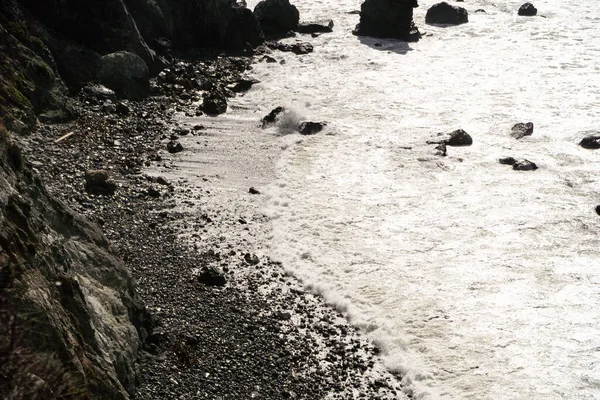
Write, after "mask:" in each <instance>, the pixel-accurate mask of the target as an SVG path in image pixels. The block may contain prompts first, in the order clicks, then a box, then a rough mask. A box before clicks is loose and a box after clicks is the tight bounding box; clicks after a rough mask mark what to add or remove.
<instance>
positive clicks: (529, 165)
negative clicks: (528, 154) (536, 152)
mask: <svg viewBox="0 0 600 400" xmlns="http://www.w3.org/2000/svg"><path fill="white" fill-rule="evenodd" d="M513 169H514V170H515V171H535V170H536V169H538V166H537V165H535V163H534V162H532V161H529V160H525V159H522V160H516V162H515V163H514V164H513Z"/></svg>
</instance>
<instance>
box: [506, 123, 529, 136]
mask: <svg viewBox="0 0 600 400" xmlns="http://www.w3.org/2000/svg"><path fill="white" fill-rule="evenodd" d="M532 134H533V122H526V123H522V122H519V123H518V124H515V125H514V126H513V127H512V128H511V132H510V136H512V137H514V138H515V139H522V138H524V137H525V136H531V135H532Z"/></svg>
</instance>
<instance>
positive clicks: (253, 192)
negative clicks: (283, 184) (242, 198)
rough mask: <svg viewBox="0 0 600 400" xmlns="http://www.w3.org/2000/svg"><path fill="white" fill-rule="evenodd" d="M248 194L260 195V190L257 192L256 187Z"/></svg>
mask: <svg viewBox="0 0 600 400" xmlns="http://www.w3.org/2000/svg"><path fill="white" fill-rule="evenodd" d="M248 193H250V194H260V192H259V191H258V190H256V189H255V188H254V187H251V188H250V189H248Z"/></svg>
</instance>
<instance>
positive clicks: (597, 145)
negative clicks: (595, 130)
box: [579, 135, 600, 149]
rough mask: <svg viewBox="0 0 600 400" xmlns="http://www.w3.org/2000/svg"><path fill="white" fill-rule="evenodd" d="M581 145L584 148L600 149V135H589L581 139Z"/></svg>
mask: <svg viewBox="0 0 600 400" xmlns="http://www.w3.org/2000/svg"><path fill="white" fill-rule="evenodd" d="M579 145H580V146H581V147H583V148H584V149H600V135H588V136H586V137H584V138H583V139H581V142H579Z"/></svg>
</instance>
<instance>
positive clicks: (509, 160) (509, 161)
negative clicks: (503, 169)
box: [498, 157, 517, 165]
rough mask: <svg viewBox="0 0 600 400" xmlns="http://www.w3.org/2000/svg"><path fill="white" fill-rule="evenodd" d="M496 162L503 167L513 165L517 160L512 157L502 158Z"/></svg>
mask: <svg viewBox="0 0 600 400" xmlns="http://www.w3.org/2000/svg"><path fill="white" fill-rule="evenodd" d="M498 162H499V163H500V164H504V165H515V163H516V162H517V160H515V159H514V158H513V157H502V158H501V159H499V160H498Z"/></svg>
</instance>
